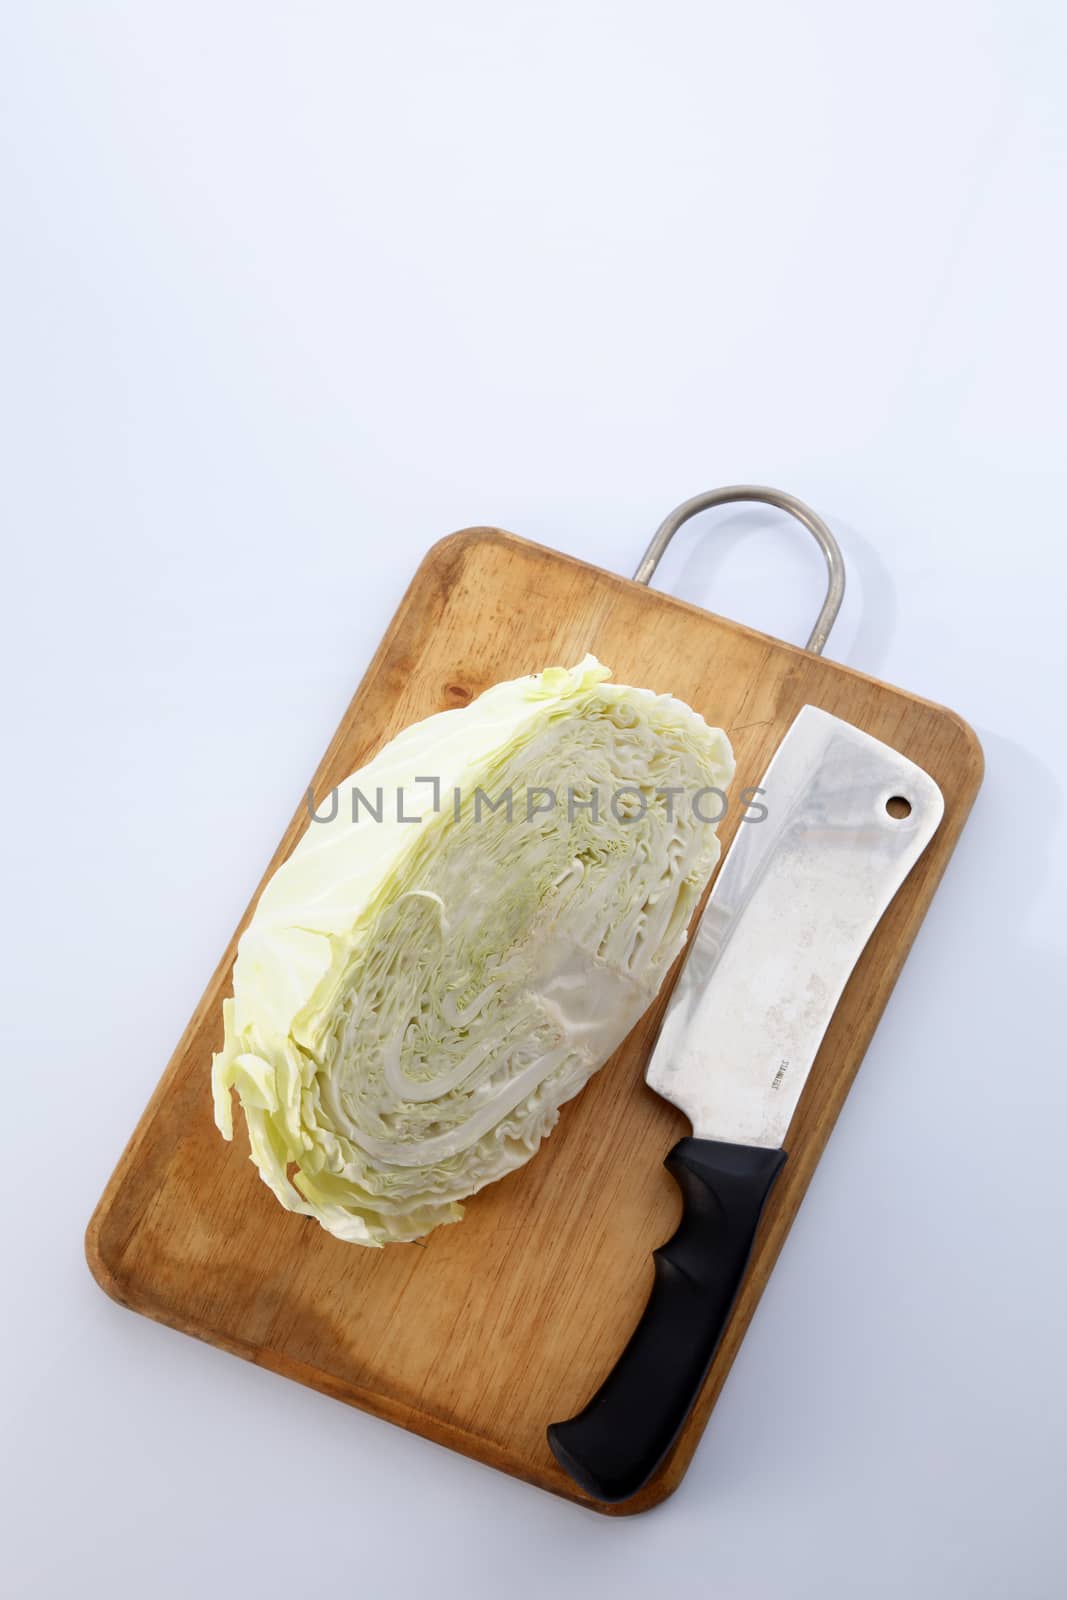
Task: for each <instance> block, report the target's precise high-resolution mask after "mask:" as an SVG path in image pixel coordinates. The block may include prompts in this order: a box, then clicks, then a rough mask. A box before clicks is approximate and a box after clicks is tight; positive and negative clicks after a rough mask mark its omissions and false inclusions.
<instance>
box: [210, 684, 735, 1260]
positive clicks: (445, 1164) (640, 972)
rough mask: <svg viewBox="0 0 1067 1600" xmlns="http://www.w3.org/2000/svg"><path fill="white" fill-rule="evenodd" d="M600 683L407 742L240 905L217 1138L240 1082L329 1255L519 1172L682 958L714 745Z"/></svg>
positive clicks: (720, 777)
mask: <svg viewBox="0 0 1067 1600" xmlns="http://www.w3.org/2000/svg"><path fill="white" fill-rule="evenodd" d="M608 675H609V674H608V670H607V668H605V667H602V666H601V665H600V663H599V662H598V661H597V660H596V659H595V658H594V657H593V656H587V657H586V659H585V660H584V661H583V662H582V663H581V664H580V665H579V666H577V667H575V668H574V669H573V670H572V671H566V670H563V669H562V668H550V669H548V670H546V671H545V672H542V673H539V674H537V675H535V676H531V677H525V678H519V679H516V680H514V681H513V682H508V683H499V684H496V685H495V686H494V687H493V688H491V689H489V690H487V691H486V692H485V693H484V694H482V695H481V696H480V697H479V698H478V699H477V700H475V701H473V702H472V703H471V704H470V705H469V706H466V707H464V708H462V709H460V710H454V711H444V712H441V713H439V714H438V715H436V716H432V717H429V718H427V720H426V721H424V722H419V723H416V724H415V725H414V726H412V727H409V728H407V729H406V730H405V731H404V732H403V733H401V734H399V735H398V736H397V737H396V738H395V739H393V740H391V741H390V743H389V744H387V745H386V746H385V747H384V748H383V749H382V750H381V751H380V752H379V754H378V755H377V756H376V757H375V758H374V760H373V761H371V762H370V763H369V765H367V766H366V767H363V768H362V769H361V770H360V771H359V772H357V773H355V774H354V775H353V777H352V778H350V779H349V780H348V781H347V782H346V783H345V784H343V785H341V786H340V788H339V790H337V791H335V792H334V796H333V797H331V800H330V801H329V802H328V803H325V804H323V805H320V808H319V812H318V816H319V817H322V818H324V819H325V820H314V821H309V825H308V828H307V831H306V832H305V834H304V835H303V837H302V838H301V839H300V841H299V843H298V844H297V846H296V849H295V850H294V851H293V853H292V855H291V856H290V858H289V859H288V860H287V861H286V862H285V863H284V864H283V865H282V866H281V867H280V868H279V869H278V871H277V872H276V873H275V874H274V876H273V877H272V878H271V879H270V881H269V882H268V884H267V885H266V887H265V889H264V890H263V893H262V895H261V896H260V900H259V903H258V905H257V907H256V910H255V914H254V916H253V918H252V920H251V922H250V924H249V926H248V928H247V929H246V931H245V933H244V935H243V936H242V938H241V941H240V945H239V947H238V954H237V961H236V964H235V966H234V973H233V990H234V992H233V999H232V1000H227V1001H226V1002H225V1003H224V1007H223V1012H224V1020H225V1041H224V1044H223V1047H222V1050H221V1051H220V1053H219V1054H218V1055H217V1056H216V1057H215V1060H214V1065H213V1075H212V1076H213V1088H214V1096H215V1120H216V1122H217V1123H218V1126H219V1128H220V1130H221V1131H222V1133H223V1135H224V1136H225V1137H226V1138H227V1139H230V1138H232V1136H233V1112H232V1097H231V1093H230V1091H231V1089H236V1091H237V1097H238V1099H239V1100H240V1103H241V1106H242V1108H243V1110H244V1115H245V1121H246V1123H247V1126H248V1134H249V1140H250V1143H251V1154H252V1160H253V1161H254V1162H255V1164H256V1166H257V1167H258V1169H259V1172H260V1174H261V1176H262V1177H263V1179H264V1180H265V1182H266V1183H268V1184H269V1185H270V1187H271V1189H272V1190H273V1191H274V1193H275V1194H276V1195H277V1197H278V1199H279V1200H280V1201H281V1203H282V1205H283V1206H285V1207H286V1209H287V1210H289V1211H296V1212H300V1213H302V1214H304V1215H306V1216H311V1217H315V1218H316V1219H317V1220H318V1221H319V1222H320V1223H321V1224H322V1226H323V1227H324V1228H326V1229H328V1230H329V1232H330V1233H333V1234H336V1236H337V1237H338V1238H340V1239H347V1240H352V1241H354V1242H356V1243H358V1244H365V1245H381V1244H383V1243H386V1242H388V1241H391V1240H396V1241H402V1240H411V1239H417V1238H420V1237H421V1236H422V1235H424V1234H426V1233H428V1232H429V1231H430V1230H431V1229H432V1228H435V1227H437V1226H438V1224H439V1223H443V1222H454V1221H458V1220H459V1218H460V1217H461V1216H462V1215H463V1211H462V1207H461V1206H460V1205H459V1204H458V1202H459V1201H460V1200H461V1199H462V1198H463V1197H464V1196H467V1195H471V1194H474V1193H475V1191H476V1190H478V1189H481V1188H482V1187H483V1186H484V1185H485V1184H487V1183H492V1182H493V1181H494V1180H495V1179H497V1178H500V1177H502V1176H503V1175H504V1174H505V1173H507V1172H510V1171H511V1170H512V1169H513V1168H515V1167H518V1166H520V1165H521V1164H522V1163H523V1162H524V1161H527V1160H529V1158H530V1157H531V1156H532V1155H533V1154H534V1152H535V1151H536V1150H537V1147H538V1144H539V1143H540V1141H541V1140H542V1139H543V1138H544V1137H545V1135H546V1134H547V1133H549V1132H550V1131H551V1129H552V1127H553V1126H554V1125H555V1122H556V1120H557V1117H558V1115H559V1107H560V1106H561V1105H562V1104H563V1102H564V1101H566V1100H569V1099H570V1098H571V1096H572V1095H575V1094H577V1093H578V1091H579V1089H581V1088H582V1086H583V1085H584V1084H585V1083H586V1082H587V1080H588V1079H589V1077H590V1076H591V1074H592V1073H593V1072H595V1071H596V1069H597V1068H598V1067H600V1066H602V1065H603V1063H604V1062H605V1061H606V1060H607V1058H608V1057H609V1056H610V1055H611V1054H612V1052H613V1051H614V1050H615V1048H616V1047H617V1046H618V1045H619V1044H620V1043H621V1042H622V1040H623V1039H624V1038H625V1037H626V1035H627V1033H629V1031H630V1029H631V1028H632V1027H633V1025H634V1023H635V1022H636V1021H637V1019H638V1018H639V1017H640V1016H641V1014H642V1012H643V1011H645V1009H646V1008H647V1007H648V1005H649V1003H650V1002H651V1001H652V999H653V997H654V996H655V994H656V992H657V990H658V989H659V987H660V984H661V983H662V981H663V978H664V976H665V975H666V973H667V971H668V969H669V967H670V966H671V963H672V962H673V961H674V959H675V957H676V956H677V955H678V952H679V950H680V949H681V947H682V945H683V943H684V940H685V936H686V927H687V924H688V921H689V919H690V916H691V913H692V911H693V909H694V907H695V904H696V901H697V899H698V897H699V895H700V892H701V890H702V888H703V887H704V884H705V882H706V881H707V878H708V876H709V874H710V872H711V869H712V867H713V866H714V864H715V861H716V860H717V857H718V852H719V846H718V841H717V839H716V837H715V827H714V823H713V822H711V821H709V820H706V819H707V818H709V817H712V816H715V815H716V814H717V806H716V801H715V799H714V798H711V797H709V794H708V791H709V790H711V789H716V790H720V791H721V790H725V788H726V786H727V785H728V784H729V782H730V779H731V777H732V776H733V756H732V753H731V750H730V745H729V742H728V740H727V738H726V735H725V734H724V733H722V732H720V731H719V730H718V729H714V728H709V727H708V726H707V724H706V723H705V722H704V719H703V718H702V717H701V716H699V715H698V714H697V713H696V712H695V711H693V710H691V709H690V708H689V707H688V706H687V705H685V704H684V703H683V702H682V701H680V700H677V699H674V698H673V697H672V696H670V695H654V694H652V693H650V692H649V691H648V690H645V689H633V688H627V687H625V686H624V685H621V684H612V683H607V682H605V681H604V680H605V679H606V678H607V677H608ZM701 791H704V793H703V794H701ZM509 797H510V798H509ZM353 815H355V816H356V818H357V820H355V821H353ZM411 819H415V820H411Z"/></svg>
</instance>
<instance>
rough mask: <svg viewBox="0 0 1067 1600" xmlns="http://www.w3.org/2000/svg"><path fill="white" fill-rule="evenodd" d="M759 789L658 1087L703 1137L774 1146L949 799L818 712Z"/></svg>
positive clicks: (707, 919) (687, 971)
mask: <svg viewBox="0 0 1067 1600" xmlns="http://www.w3.org/2000/svg"><path fill="white" fill-rule="evenodd" d="M761 787H762V789H763V790H764V793H763V795H762V796H761V800H762V803H763V804H764V805H765V806H766V807H767V816H766V818H765V819H764V820H762V821H743V822H741V823H740V824H739V826H738V831H737V834H736V837H735V839H734V842H733V845H732V846H731V848H730V850H729V852H728V854H727V856H726V859H725V861H724V862H723V864H722V867H721V868H720V870H719V875H718V877H717V879H716V880H715V885H714V888H713V889H712V892H711V897H710V899H709V900H708V904H707V906H706V908H705V910H704V914H703V916H702V917H701V919H700V922H699V924H698V927H697V932H696V934H695V936H694V938H693V942H692V946H691V949H690V954H689V956H688V958H687V960H686V962H685V965H684V966H683V968H682V971H681V975H680V976H679V978H678V982H677V984H676V985H675V989H674V993H673V995H672V997H671V1001H670V1005H669V1006H668V1008H667V1013H666V1016H665V1017H664V1021H663V1026H662V1028H661V1029H660V1033H659V1037H658V1039H657V1041H656V1047H655V1049H654V1051H653V1053H652V1057H651V1060H650V1061H649V1065H648V1071H647V1073H646V1078H647V1080H648V1083H649V1084H650V1086H651V1087H652V1088H653V1089H655V1090H656V1092H657V1093H658V1094H661V1095H663V1096H664V1097H665V1098H666V1099H668V1100H670V1101H672V1102H673V1103H674V1104H675V1105H676V1106H678V1107H680V1109H681V1110H682V1111H684V1112H685V1113H686V1115H687V1116H688V1117H689V1118H690V1120H691V1121H692V1124H693V1132H694V1133H695V1134H696V1135H697V1137H698V1138H708V1139H725V1140H729V1141H731V1142H733V1143H736V1144H750V1145H762V1146H765V1147H768V1148H772V1149H776V1148H778V1147H779V1146H781V1145H782V1144H783V1143H784V1142H785V1136H786V1132H787V1130H788V1127H789V1123H790V1121H791V1120H792V1116H793V1112H794V1111H795V1110H796V1106H797V1101H798V1100H799V1099H800V1092H801V1090H802V1089H803V1087H804V1083H805V1080H806V1078H807V1076H808V1072H809V1070H810V1068H811V1065H812V1062H813V1061H814V1060H815V1056H816V1053H817V1052H818V1049H819V1045H820V1044H821V1042H822V1037H823V1034H824V1033H825V1032H826V1029H827V1026H828V1025H829V1022H830V1018H831V1017H832V1016H833V1014H834V1010H835V1009H836V1006H837V1002H838V1000H839V999H840V997H841V991H842V990H843V989H844V987H845V984H846V982H847V980H848V977H849V974H850V973H851V971H852V969H853V967H854V966H855V964H856V962H857V960H858V959H859V956H860V953H861V952H862V950H863V947H864V945H865V944H866V943H867V940H868V939H869V938H870V936H871V934H872V933H873V931H874V929H875V928H876V927H877V925H878V922H879V921H880V919H881V916H882V913H883V912H884V911H885V909H886V907H887V906H888V905H889V902H890V901H891V900H892V898H893V896H894V895H895V894H896V892H897V890H898V889H899V888H900V885H901V884H902V883H903V882H904V879H905V878H906V877H907V875H908V873H909V872H910V871H911V869H912V867H913V866H914V865H915V863H916V861H917V860H918V859H919V857H920V855H921V854H922V852H923V850H924V849H925V848H926V846H927V844H928V843H929V842H930V839H931V838H932V837H933V835H934V833H935V831H936V829H937V826H938V823H939V822H940V821H941V817H942V814H943V812H944V809H945V803H944V799H943V797H942V794H941V791H940V789H939V788H938V786H937V784H936V783H935V782H934V780H933V779H932V778H931V777H930V775H929V774H928V773H926V772H924V771H923V770H922V768H921V767H917V766H916V765H915V763H914V762H912V761H908V760H907V759H906V757H904V756H902V755H900V754H899V752H898V751H896V750H893V749H891V748H890V746H889V745H886V744H882V743H881V742H880V741H879V740H877V739H872V738H871V736H870V735H869V734H866V733H863V732H861V730H860V729H859V728H854V727H853V726H852V724H851V723H849V722H843V721H842V720H841V719H840V718H839V717H834V716H831V715H830V714H829V712H826V711H820V710H818V709H817V708H816V707H815V706H804V708H803V709H802V710H801V711H800V712H799V714H798V715H797V717H796V719H795V720H794V722H793V724H792V726H791V727H790V729H789V731H788V733H787V734H786V736H785V738H784V739H783V740H782V743H781V744H780V745H779V747H778V750H777V751H776V753H775V756H774V759H773V760H772V762H771V764H770V766H769V767H768V768H767V772H766V775H765V777H764V779H763V782H762V785H761ZM891 801H892V802H896V803H894V804H893V805H890V804H889V802H891ZM900 802H903V803H904V804H906V805H907V806H908V807H909V808H910V809H909V810H908V813H907V815H906V816H902V815H898V814H895V813H899V812H900V811H901V810H902V809H903V806H902V805H901V804H900Z"/></svg>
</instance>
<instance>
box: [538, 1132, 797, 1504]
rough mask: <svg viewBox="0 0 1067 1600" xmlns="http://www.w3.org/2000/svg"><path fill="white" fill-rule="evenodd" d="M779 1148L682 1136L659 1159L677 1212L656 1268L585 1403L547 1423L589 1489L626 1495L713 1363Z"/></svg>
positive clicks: (644, 1474) (565, 1464) (555, 1447)
mask: <svg viewBox="0 0 1067 1600" xmlns="http://www.w3.org/2000/svg"><path fill="white" fill-rule="evenodd" d="M784 1162H785V1151H784V1150H760V1149H757V1148H755V1147H754V1146H752V1145H743V1144H724V1143H721V1142H720V1141H719V1140H717V1139H681V1140H679V1142H678V1143H677V1144H676V1145H675V1147H674V1149H673V1150H672V1151H671V1153H670V1155H669V1156H668V1157H667V1159H666V1161H665V1162H664V1165H665V1166H666V1168H667V1170H668V1172H670V1173H672V1174H673V1176H674V1178H675V1179H676V1181H677V1183H678V1187H679V1188H680V1189H681V1191H682V1199H683V1201H684V1206H683V1210H682V1220H681V1222H680V1223H679V1224H678V1227H677V1229H676V1231H675V1233H674V1235H673V1236H672V1237H671V1238H670V1239H668V1241H667V1243H666V1244H664V1245H661V1246H660V1248H659V1249H658V1250H656V1251H655V1252H654V1253H653V1257H652V1259H653V1261H654V1262H655V1263H656V1276H655V1280H654V1282H653V1285H652V1292H651V1294H650V1295H649V1297H648V1304H647V1305H646V1306H645V1309H644V1311H643V1312H642V1314H641V1320H640V1322H639V1323H638V1324H637V1327H636V1328H635V1329H634V1331H633V1333H632V1334H631V1336H630V1341H629V1343H628V1344H627V1346H626V1348H625V1349H624V1350H623V1352H622V1355H621V1356H620V1357H619V1359H618V1361H617V1362H616V1363H615V1366H614V1368H613V1369H612V1371H611V1372H610V1373H609V1374H608V1376H607V1378H606V1379H605V1380H604V1382H603V1383H602V1384H601V1386H600V1388H599V1389H598V1390H597V1392H596V1394H595V1395H594V1396H593V1398H592V1400H590V1402H589V1404H588V1405H587V1406H586V1407H585V1409H584V1410H583V1411H579V1413H578V1415H577V1416H575V1417H571V1419H570V1421H569V1422H553V1423H552V1425H551V1426H550V1427H549V1430H548V1442H549V1445H550V1446H551V1448H552V1454H553V1455H554V1456H555V1458H556V1460H557V1461H558V1462H559V1464H560V1466H561V1467H562V1468H563V1470H564V1471H565V1472H567V1473H569V1475H570V1476H571V1477H572V1478H573V1479H574V1481H575V1483H577V1484H579V1485H580V1486H581V1488H583V1489H584V1490H585V1491H586V1493H587V1494H591V1495H592V1496H593V1497H594V1498H595V1499H597V1500H604V1501H608V1502H611V1503H614V1502H616V1501H619V1500H628V1499H629V1498H630V1496H631V1495H633V1494H636V1493H637V1491H638V1489H640V1488H643V1486H644V1485H645V1484H646V1483H647V1482H648V1480H649V1478H651V1476H652V1474H653V1473H654V1472H655V1470H656V1468H657V1467H658V1466H659V1464H660V1462H661V1461H662V1460H663V1458H664V1456H665V1455H666V1454H667V1451H668V1450H669V1449H670V1447H671V1445H672V1444H673V1443H674V1441H675V1439H676V1438H677V1437H678V1433H679V1431H680V1429H681V1426H682V1423H683V1422H684V1421H685V1419H686V1417H687V1416H688V1415H689V1412H690V1410H691V1409H692V1406H693V1402H694V1400H695V1399H696V1397H697V1395H698V1394H699V1392H700V1388H701V1385H702V1384H703V1382H704V1379H705V1377H706V1375H707V1371H708V1368H709V1367H710V1366H711V1359H712V1357H713V1356H714V1354H715V1350H716V1347H717V1346H718V1343H719V1340H720V1338H721V1337H722V1332H723V1329H724V1328H725V1326H726V1322H727V1319H728V1317H729V1315H730V1311H731V1308H732V1306H733V1303H734V1300H735V1299H736V1298H737V1291H738V1289H739V1288H740V1286H741V1279H742V1278H743V1277H744V1272H745V1266H746V1264H747V1262H748V1258H749V1255H750V1253H751V1250H752V1240H753V1238H754V1237H755V1233H756V1224H757V1223H758V1222H759V1219H760V1213H761V1211H762V1210H763V1206H764V1202H765V1201H766V1199H767V1196H768V1194H769V1193H770V1191H771V1185H772V1184H773V1183H774V1180H775V1178H776V1177H777V1176H778V1173H779V1172H780V1171H781V1168H782V1166H783V1164H784Z"/></svg>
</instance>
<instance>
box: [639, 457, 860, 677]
mask: <svg viewBox="0 0 1067 1600" xmlns="http://www.w3.org/2000/svg"><path fill="white" fill-rule="evenodd" d="M736 500H758V501H759V502H760V503H761V504H763V505H767V506H777V508H778V510H779V511H787V512H788V513H789V515H790V516H791V517H796V519H797V521H798V522H802V523H803V524H804V526H805V528H807V530H808V532H809V533H810V534H811V536H812V538H813V539H814V540H815V542H816V544H817V545H818V546H819V549H820V550H821V551H822V553H823V555H824V556H825V557H826V567H827V572H828V575H829V577H828V582H827V586H826V599H825V600H824V601H823V603H822V610H821V611H820V612H819V615H818V617H817V618H816V620H815V626H814V628H812V630H811V637H810V638H809V640H808V642H807V644H806V645H805V646H804V648H805V650H810V651H811V653H812V655H815V656H821V655H822V652H823V647H824V645H825V644H826V641H827V639H828V638H829V637H830V629H831V628H832V627H833V625H834V621H835V619H836V617H837V613H838V612H839V611H840V609H841V601H842V599H843V597H844V593H845V559H844V557H843V556H842V554H841V547H840V546H839V544H838V542H837V540H836V539H835V538H834V536H833V534H832V533H831V532H830V530H829V528H828V527H827V526H826V524H825V522H824V521H823V520H822V518H821V517H817V516H816V515H815V513H814V511H812V510H811V508H810V506H806V505H805V504H804V502H803V501H802V500H797V499H795V498H794V496H793V495H791V494H785V493H784V492H783V491H782V490H781V489H763V488H761V487H760V486H759V485H758V484H753V483H740V484H733V485H731V486H730V487H729V488H727V489H709V490H708V492H707V493H706V494H696V495H694V496H693V498H692V500H685V501H683V502H682V504H681V505H680V506H678V507H676V508H675V510H674V511H672V512H671V514H670V516H669V517H665V518H664V519H663V521H662V522H661V523H660V525H659V527H658V528H657V529H656V531H655V533H654V534H653V536H652V543H651V544H650V545H649V547H648V549H647V550H646V551H645V553H644V555H643V556H642V557H641V564H640V566H639V567H638V569H637V571H636V572H635V573H634V581H635V582H637V583H650V582H651V581H652V574H653V573H654V572H655V570H656V568H657V567H658V566H659V563H660V560H661V558H662V556H663V552H664V551H665V550H666V548H667V546H668V545H669V544H670V542H671V540H672V539H673V538H674V536H675V534H676V533H677V532H678V529H679V528H680V527H681V526H682V523H683V522H688V521H689V518H690V517H695V516H696V515H697V513H698V512H700V511H710V510H711V509H712V507H713V506H726V505H731V504H733V502H734V501H736Z"/></svg>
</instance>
